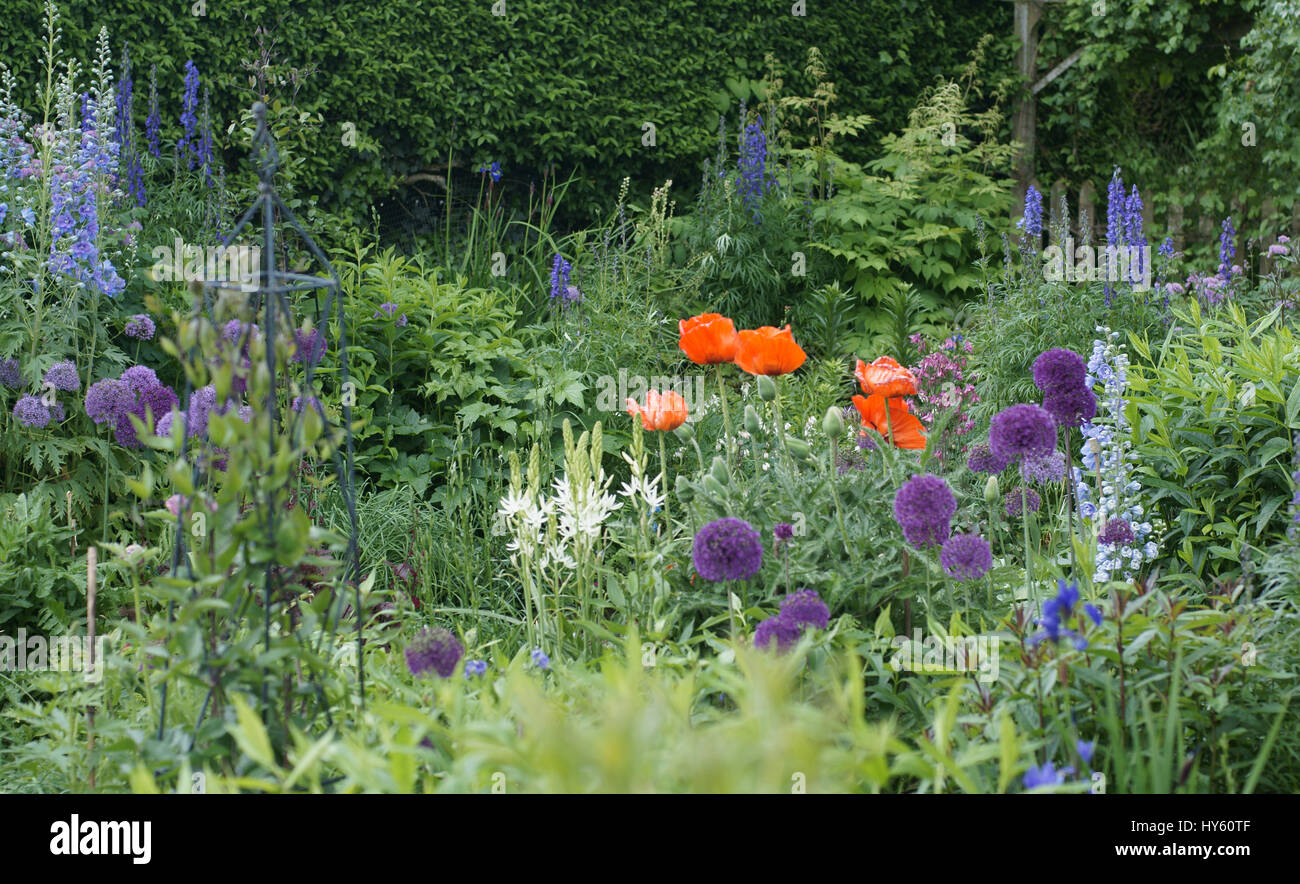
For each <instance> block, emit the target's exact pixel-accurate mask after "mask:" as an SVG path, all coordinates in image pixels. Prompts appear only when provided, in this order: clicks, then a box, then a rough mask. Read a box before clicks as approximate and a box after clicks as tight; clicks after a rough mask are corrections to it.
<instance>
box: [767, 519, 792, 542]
mask: <svg viewBox="0 0 1300 884" xmlns="http://www.w3.org/2000/svg"><path fill="white" fill-rule="evenodd" d="M772 536H773V537H774V538H775V539H776V542H777V543H784V542H786V541H788V540H792V539H794V526H793V525H791V524H790V523H789V522H777V523H776V527H775V528H773V529H772Z"/></svg>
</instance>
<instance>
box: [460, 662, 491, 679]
mask: <svg viewBox="0 0 1300 884" xmlns="http://www.w3.org/2000/svg"><path fill="white" fill-rule="evenodd" d="M485 672H487V661H486V660H466V661H465V677H466V678H473V677H474V676H477V675H482V674H483V673H485Z"/></svg>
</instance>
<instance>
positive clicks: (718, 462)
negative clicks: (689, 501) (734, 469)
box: [709, 454, 731, 485]
mask: <svg viewBox="0 0 1300 884" xmlns="http://www.w3.org/2000/svg"><path fill="white" fill-rule="evenodd" d="M709 475H711V476H713V478H714V481H716V482H717V483H718V484H719V485H729V484H731V471H730V470H728V469H727V461H726V458H724V457H723V456H722V455H720V454H719V455H717V456H715V457H714V458H713V465H712V466H711V467H710V468H709Z"/></svg>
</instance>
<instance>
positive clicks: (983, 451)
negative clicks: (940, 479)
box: [966, 442, 1010, 475]
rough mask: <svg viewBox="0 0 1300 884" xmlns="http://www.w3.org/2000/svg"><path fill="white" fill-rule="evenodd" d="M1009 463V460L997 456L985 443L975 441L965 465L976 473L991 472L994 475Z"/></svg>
mask: <svg viewBox="0 0 1300 884" xmlns="http://www.w3.org/2000/svg"><path fill="white" fill-rule="evenodd" d="M1009 463H1010V461H1009V460H1007V459H1005V458H1001V457H998V456H997V455H995V454H994V453H993V452H992V451H990V450H989V447H988V445H986V444H985V443H983V442H977V443H975V444H974V445H972V446H971V451H970V457H969V458H968V459H967V461H966V466H968V467H970V469H971V470H972V471H973V472H976V473H992V474H994V475H996V474H998V473H1000V472H1002V471H1003V470H1005V469H1006V468H1007V464H1009Z"/></svg>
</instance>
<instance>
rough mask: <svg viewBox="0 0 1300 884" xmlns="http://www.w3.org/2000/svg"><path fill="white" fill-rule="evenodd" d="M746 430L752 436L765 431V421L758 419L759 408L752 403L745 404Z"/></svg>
mask: <svg viewBox="0 0 1300 884" xmlns="http://www.w3.org/2000/svg"><path fill="white" fill-rule="evenodd" d="M745 431H746V432H747V433H749V434H750V435H751V436H758V435H760V434H761V433H762V432H763V422H762V421H760V420H759V419H758V410H757V409H755V408H754V406H752V405H746V406H745Z"/></svg>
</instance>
